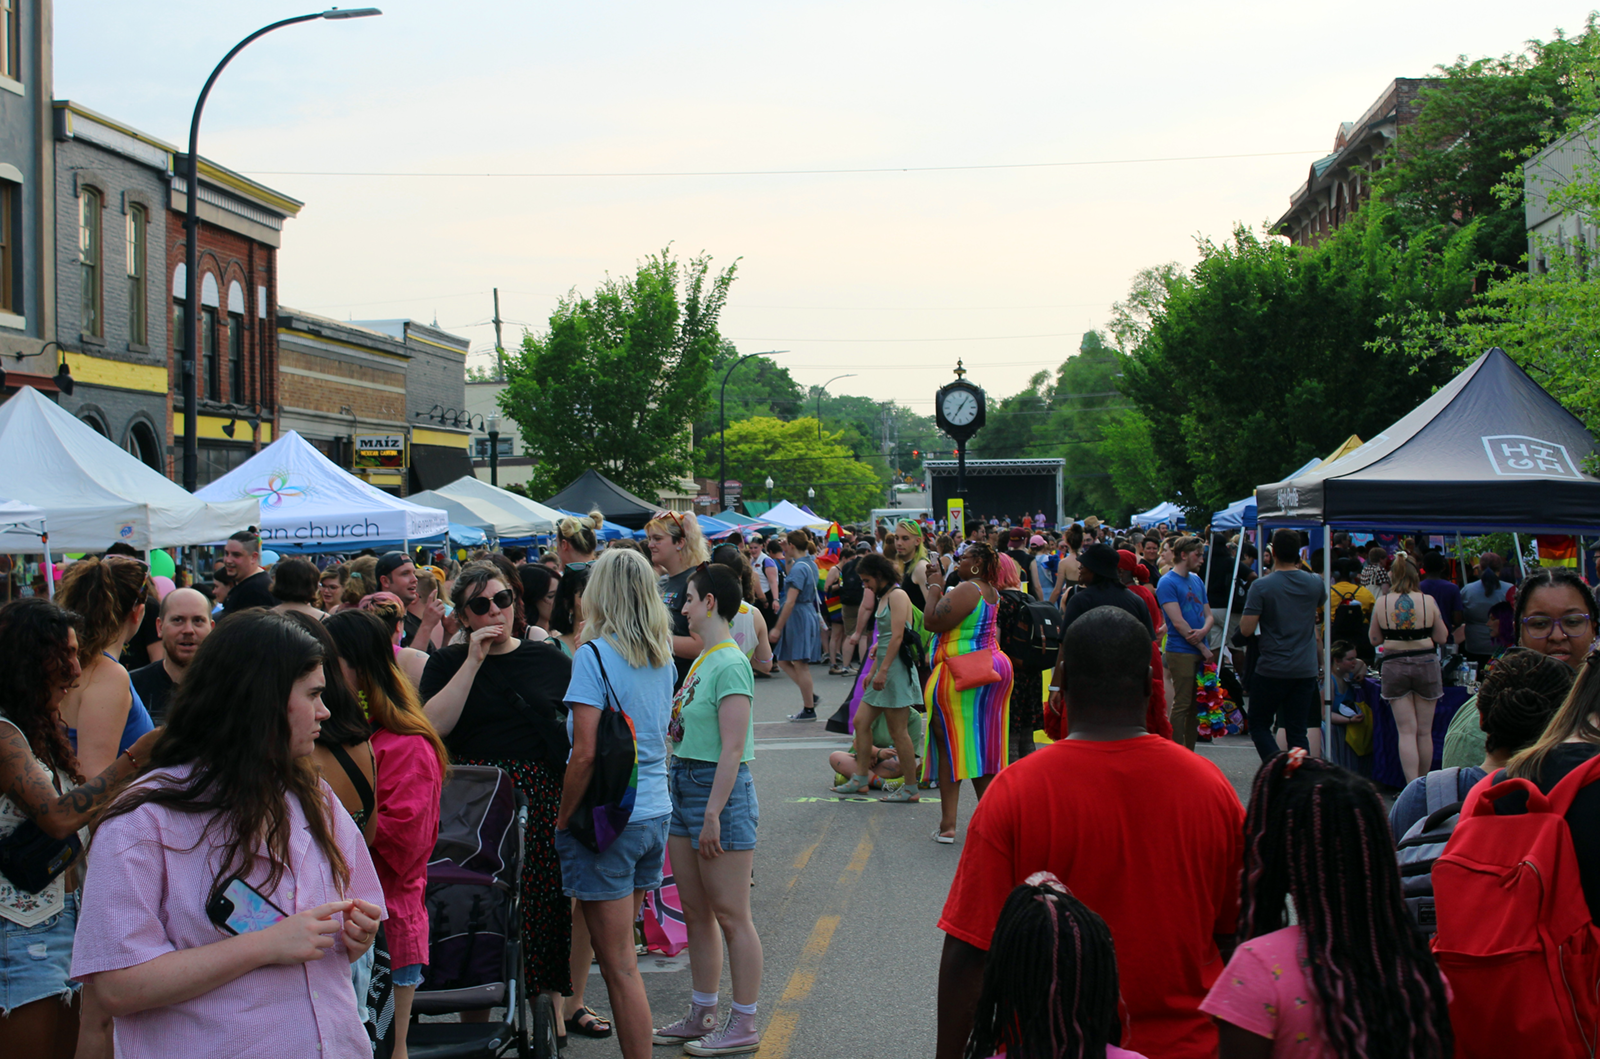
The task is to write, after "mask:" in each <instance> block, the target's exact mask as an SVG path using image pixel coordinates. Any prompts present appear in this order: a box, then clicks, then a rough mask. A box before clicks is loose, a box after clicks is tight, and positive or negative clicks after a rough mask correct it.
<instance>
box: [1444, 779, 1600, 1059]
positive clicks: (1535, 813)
mask: <svg viewBox="0 0 1600 1059" xmlns="http://www.w3.org/2000/svg"><path fill="white" fill-rule="evenodd" d="M1596 779H1600V755H1597V756H1595V757H1592V758H1590V759H1589V760H1588V761H1587V762H1585V763H1584V764H1583V765H1581V766H1580V767H1578V768H1576V769H1573V770H1572V772H1570V773H1568V774H1567V776H1566V777H1565V778H1563V779H1562V780H1561V782H1560V783H1558V784H1556V785H1555V787H1554V789H1552V790H1551V791H1550V793H1549V794H1548V795H1547V794H1543V793H1541V792H1540V790H1539V788H1538V787H1537V786H1535V785H1534V784H1533V783H1532V782H1530V781H1528V780H1526V779H1506V778H1505V773H1504V772H1503V771H1499V772H1495V773H1493V774H1492V775H1489V776H1486V777H1485V778H1484V779H1482V780H1481V781H1479V783H1478V784H1477V786H1475V787H1473V788H1472V792H1471V793H1470V794H1468V795H1467V798H1466V801H1465V803H1464V804H1463V807H1462V810H1461V819H1460V821H1459V822H1458V823H1457V824H1456V827H1455V833H1454V834H1453V835H1451V836H1450V841H1449V843H1448V844H1447V845H1446V846H1445V851H1444V854H1443V855H1442V856H1440V857H1439V859H1438V860H1437V861H1435V862H1434V865H1433V887H1434V892H1435V893H1436V894H1437V897H1438V909H1437V911H1438V933H1437V934H1436V935H1435V937H1434V939H1433V952H1434V956H1435V957H1436V958H1437V959H1438V961H1439V970H1440V972H1441V973H1442V974H1443V975H1444V976H1445V978H1446V979H1448V980H1449V982H1450V986H1451V988H1452V989H1453V990H1454V992H1455V998H1454V999H1453V1000H1452V1001H1451V1003H1450V1021H1451V1024H1452V1025H1453V1027H1454V1029H1455V1037H1456V1054H1457V1055H1458V1056H1463V1057H1468V1059H1471V1057H1476V1056H1483V1057H1486V1059H1487V1057H1490V1056H1493V1057H1494V1059H1504V1057H1505V1056H1507V1055H1518V1054H1526V1053H1524V1052H1523V1051H1522V1049H1523V1048H1526V1047H1529V1045H1530V1043H1531V1042H1539V1041H1542V1042H1544V1043H1543V1044H1542V1045H1539V1047H1538V1051H1539V1053H1540V1054H1541V1055H1544V1056H1578V1055H1583V1056H1589V1055H1593V1054H1594V1043H1595V1042H1596V1041H1597V1040H1600V999H1597V996H1596V988H1597V986H1600V929H1597V928H1596V926H1595V923H1594V920H1593V919H1592V918H1591V916H1590V914H1589V905H1588V902H1587V901H1586V900H1585V899H1584V895H1583V882H1582V880H1581V879H1580V878H1579V874H1578V859H1577V854H1576V853H1575V852H1574V851H1573V846H1572V832H1571V830H1570V828H1569V827H1568V826H1567V821H1566V819H1565V816H1566V812H1567V810H1568V809H1569V808H1571V806H1572V800H1573V798H1574V797H1575V796H1576V795H1577V793H1578V791H1579V789H1581V788H1582V787H1584V786H1585V785H1587V784H1589V783H1591V782H1593V781H1594V780H1596ZM1517 793H1525V794H1526V795H1527V811H1526V812H1525V813H1522V814H1519V815H1505V816H1501V815H1497V814H1496V813H1495V801H1496V800H1497V799H1499V798H1503V797H1505V796H1507V795H1510V794H1517ZM1547 1049H1548V1050H1547Z"/></svg>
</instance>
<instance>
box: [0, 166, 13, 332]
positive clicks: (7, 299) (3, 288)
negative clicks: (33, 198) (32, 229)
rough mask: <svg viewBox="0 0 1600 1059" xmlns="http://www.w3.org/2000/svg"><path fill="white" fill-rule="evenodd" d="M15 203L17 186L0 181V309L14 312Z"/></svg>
mask: <svg viewBox="0 0 1600 1059" xmlns="http://www.w3.org/2000/svg"><path fill="white" fill-rule="evenodd" d="M16 205H17V186H16V185H15V184H12V183H8V182H0V309H4V310H5V311H6V312H16V306H17V299H16V295H15V293H14V292H13V291H12V289H11V283H12V276H14V275H15V274H16V273H15V271H14V270H13V268H12V263H13V261H14V260H15V258H16V252H17V248H16V237H15V231H16V230H15V225H16V216H17V214H16Z"/></svg>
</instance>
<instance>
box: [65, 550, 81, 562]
mask: <svg viewBox="0 0 1600 1059" xmlns="http://www.w3.org/2000/svg"><path fill="white" fill-rule="evenodd" d="M83 554H84V553H83V552H67V553H66V556H67V558H68V559H72V560H74V561H76V560H78V559H82V558H83Z"/></svg>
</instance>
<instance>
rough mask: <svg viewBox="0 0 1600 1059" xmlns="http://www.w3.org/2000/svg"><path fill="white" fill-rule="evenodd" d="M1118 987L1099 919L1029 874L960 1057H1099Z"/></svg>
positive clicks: (993, 956) (998, 938) (987, 971)
mask: <svg viewBox="0 0 1600 1059" xmlns="http://www.w3.org/2000/svg"><path fill="white" fill-rule="evenodd" d="M1391 859H1392V858H1391ZM1118 995H1119V989H1118V984H1117V953H1116V949H1115V947H1114V946H1113V945H1112V942H1111V930H1110V928H1109V927H1107V926H1106V921H1105V920H1103V919H1101V918H1100V917H1099V916H1098V915H1096V914H1095V913H1094V912H1093V911H1091V910H1090V908H1089V907H1088V906H1087V905H1085V904H1084V903H1083V902H1082V901H1080V900H1078V899H1077V898H1076V897H1073V896H1072V894H1071V893H1070V892H1069V891H1068V890H1067V889H1066V887H1064V886H1062V885H1061V883H1060V882H1059V881H1058V880H1057V879H1056V878H1055V876H1053V875H1050V874H1049V873H1048V872H1040V873H1039V874H1037V875H1033V876H1030V877H1029V879H1028V881H1027V882H1025V883H1023V884H1022V885H1021V886H1018V887H1017V888H1016V889H1015V890H1012V891H1011V896H1009V897H1007V898H1006V903H1005V905H1004V906H1003V907H1002V908H1001V909H1000V919H999V921H998V922H997V923H996V924H995V928H994V938H993V940H992V941H991V942H990V944H989V958H988V960H987V962H985V964H984V968H983V990H982V992H981V993H979V995H978V1008H977V1013H976V1015H975V1016H974V1018H973V1022H972V1036H971V1037H969V1038H968V1039H967V1050H966V1059H987V1057H988V1056H991V1055H994V1054H995V1053H996V1052H998V1051H1001V1050H1004V1051H1005V1054H1006V1059H1063V1057H1065V1059H1104V1057H1105V1054H1106V1046H1107V1045H1112V1044H1120V1043H1121V1042H1122V1018H1121V1016H1120V1015H1119V1014H1118V1012H1117V999H1118Z"/></svg>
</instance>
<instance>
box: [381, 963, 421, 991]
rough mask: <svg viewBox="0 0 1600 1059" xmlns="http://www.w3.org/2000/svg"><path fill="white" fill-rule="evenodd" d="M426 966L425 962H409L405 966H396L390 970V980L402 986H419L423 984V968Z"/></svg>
mask: <svg viewBox="0 0 1600 1059" xmlns="http://www.w3.org/2000/svg"><path fill="white" fill-rule="evenodd" d="M426 966H427V964H425V963H408V964H406V965H405V966H404V967H396V968H395V969H394V970H393V971H392V972H390V981H391V982H393V983H394V984H395V986H397V987H400V988H404V987H405V986H419V985H421V984H422V969H423V968H424V967H426Z"/></svg>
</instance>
